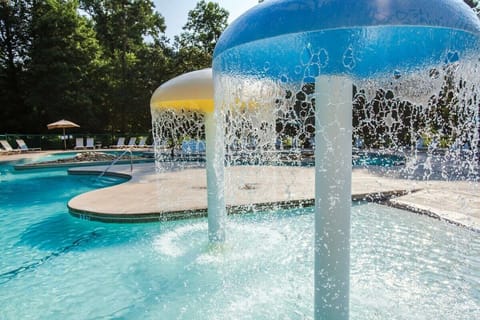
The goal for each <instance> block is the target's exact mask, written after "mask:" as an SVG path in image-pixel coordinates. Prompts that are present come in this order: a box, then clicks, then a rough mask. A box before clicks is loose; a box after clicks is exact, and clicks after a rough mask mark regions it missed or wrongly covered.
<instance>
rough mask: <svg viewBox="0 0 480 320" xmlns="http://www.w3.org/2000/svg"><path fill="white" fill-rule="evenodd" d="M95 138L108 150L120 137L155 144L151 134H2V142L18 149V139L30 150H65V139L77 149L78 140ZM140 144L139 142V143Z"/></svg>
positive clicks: (67, 143) (98, 144)
mask: <svg viewBox="0 0 480 320" xmlns="http://www.w3.org/2000/svg"><path fill="white" fill-rule="evenodd" d="M82 137H83V138H93V139H94V141H95V145H96V146H97V147H103V148H108V147H109V146H111V145H114V144H116V143H117V140H118V138H119V137H126V138H128V137H148V138H147V144H149V145H151V144H153V138H152V137H151V135H150V133H129V134H66V135H65V137H63V135H62V134H11V133H5V134H0V139H1V140H7V141H8V142H9V143H10V145H11V146H12V147H13V148H16V147H18V146H17V142H16V141H15V140H16V139H23V140H24V141H25V143H26V144H27V146H28V147H30V148H41V149H42V150H59V149H61V150H63V145H64V144H63V142H64V141H63V139H64V138H66V139H67V141H66V145H67V149H73V148H74V147H75V139H76V138H82ZM137 142H138V141H137Z"/></svg>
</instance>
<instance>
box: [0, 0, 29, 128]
mask: <svg viewBox="0 0 480 320" xmlns="http://www.w3.org/2000/svg"><path fill="white" fill-rule="evenodd" d="M30 9H31V3H30V1H25V0H13V1H0V105H1V106H2V107H1V108H0V118H1V119H2V126H1V127H2V129H3V130H5V132H16V131H20V130H21V128H22V127H23V125H24V123H23V122H24V117H25V115H27V114H29V113H30V110H29V108H28V107H27V105H26V104H25V101H24V98H25V94H24V92H23V89H24V78H25V77H24V76H23V70H24V69H25V62H26V60H27V53H28V50H29V45H30V37H29V25H30V20H31V19H30Z"/></svg>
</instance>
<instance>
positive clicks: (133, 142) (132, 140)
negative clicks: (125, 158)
mask: <svg viewBox="0 0 480 320" xmlns="http://www.w3.org/2000/svg"><path fill="white" fill-rule="evenodd" d="M136 145H137V137H131V138H130V140H128V144H127V145H126V147H127V148H135V147H136Z"/></svg>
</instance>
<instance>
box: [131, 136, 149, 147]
mask: <svg viewBox="0 0 480 320" xmlns="http://www.w3.org/2000/svg"><path fill="white" fill-rule="evenodd" d="M146 142H147V137H140V141H139V142H138V144H137V145H136V146H135V147H137V148H149V147H151V146H148V145H147V144H146Z"/></svg>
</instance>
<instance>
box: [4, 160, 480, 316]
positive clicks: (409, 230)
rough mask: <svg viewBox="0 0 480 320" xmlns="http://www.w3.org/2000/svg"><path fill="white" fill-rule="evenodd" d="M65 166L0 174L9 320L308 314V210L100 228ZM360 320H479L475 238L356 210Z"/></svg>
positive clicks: (354, 277)
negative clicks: (74, 202)
mask: <svg viewBox="0 0 480 320" xmlns="http://www.w3.org/2000/svg"><path fill="white" fill-rule="evenodd" d="M118 182H120V180H118V179H108V180H106V181H102V182H100V183H98V182H95V177H88V176H68V175H67V174H66V170H65V169H63V170H60V169H56V170H34V171H26V172H23V171H22V172H13V171H12V170H11V166H10V165H8V164H3V165H0V188H1V192H0V209H1V211H0V257H1V259H0V306H1V307H0V319H311V318H312V316H313V315H312V312H311V310H312V304H313V289H312V287H311V286H312V283H313V275H312V272H313V267H312V264H313V254H312V253H313V251H312V250H313V234H312V231H313V210H312V209H311V208H307V209H298V210H286V211H279V212H276V213H272V212H270V213H262V214H248V215H236V216H231V217H229V219H228V232H227V234H228V239H227V243H226V244H225V246H223V247H212V246H210V245H209V244H208V240H207V221H206V219H195V220H181V221H170V222H162V223H150V224H133V225H124V224H102V223H96V222H88V221H82V220H79V219H75V218H73V217H71V216H70V215H69V214H68V211H67V208H66V203H67V201H68V200H69V199H70V198H71V197H73V196H75V195H77V194H79V193H81V192H85V191H88V190H92V189H93V188H96V187H101V186H106V185H112V184H115V183H118ZM351 246H352V249H351V252H352V271H351V319H449V320H450V319H478V318H480V239H479V234H478V233H475V232H472V231H469V230H466V229H463V228H460V227H456V226H453V225H450V224H446V223H443V222H440V221H437V220H433V219H430V218H427V217H423V216H418V215H415V214H412V213H410V212H405V211H400V210H396V209H392V208H388V207H384V206H381V205H376V204H357V205H355V206H354V207H353V210H352V244H351Z"/></svg>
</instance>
